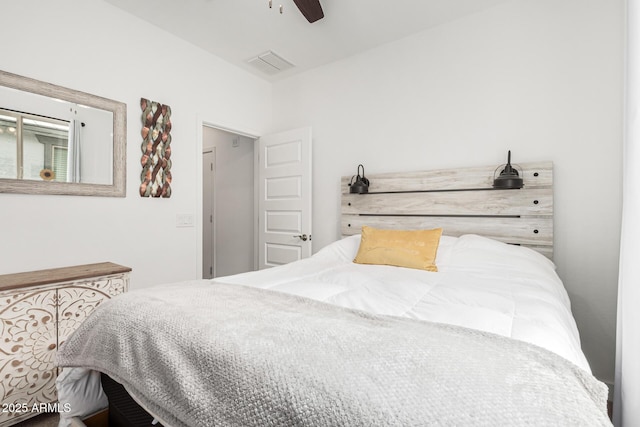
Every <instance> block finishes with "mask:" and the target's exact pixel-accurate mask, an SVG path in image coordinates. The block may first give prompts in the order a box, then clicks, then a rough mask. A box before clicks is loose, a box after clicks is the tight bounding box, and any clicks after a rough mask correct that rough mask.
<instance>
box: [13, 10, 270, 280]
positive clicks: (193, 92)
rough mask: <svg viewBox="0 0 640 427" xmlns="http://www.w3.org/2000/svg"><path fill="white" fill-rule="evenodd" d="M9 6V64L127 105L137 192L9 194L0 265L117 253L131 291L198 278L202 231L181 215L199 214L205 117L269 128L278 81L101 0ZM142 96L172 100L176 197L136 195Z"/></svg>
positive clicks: (27, 266) (29, 266) (57, 262)
mask: <svg viewBox="0 0 640 427" xmlns="http://www.w3.org/2000/svg"><path fill="white" fill-rule="evenodd" d="M2 15H3V17H5V18H6V19H4V20H3V24H2V26H0V39H1V40H3V42H2V43H0V58H2V59H0V69H3V70H5V71H9V72H12V73H16V74H20V75H24V76H27V77H32V78H35V79H39V80H44V81H47V82H50V83H54V84H57V85H61V86H66V87H69V88H72V89H76V90H81V91H84V92H89V93H92V94H95V95H99V96H103V97H106V98H111V99H115V100H118V101H122V102H125V103H126V104H127V197H126V198H101V197H97V198H94V197H73V196H30V195H17V194H0V274H2V273H13V272H19V271H28V270H35V269H42V268H49V267H61V266H65V265H77V264H84V263H91V262H101V261H112V262H116V263H119V264H123V265H127V266H130V267H132V268H133V273H132V276H131V287H132V288H139V287H143V286H148V285H152V284H156V283H164V282H171V281H176V280H185V279H193V278H196V277H198V274H199V270H198V266H197V259H198V257H199V256H200V254H199V242H200V236H199V235H197V230H198V228H197V227H192V228H177V227H176V215H177V214H184V213H186V214H193V215H194V218H195V224H198V223H199V222H200V216H201V202H200V194H201V191H202V190H201V189H202V187H201V185H202V184H201V183H200V182H199V171H200V169H201V155H202V154H201V152H202V146H201V145H202V144H201V140H200V138H199V135H200V134H201V126H200V123H201V121H202V120H208V121H211V122H215V123H219V124H221V125H225V126H227V127H230V128H234V129H238V130H244V131H246V132H249V131H251V132H254V133H257V134H259V133H262V132H264V130H265V129H267V128H268V126H269V125H270V123H271V111H270V107H271V85H270V84H268V83H266V82H264V81H262V80H261V79H259V78H257V77H255V76H252V75H250V74H248V73H246V72H244V71H242V70H240V69H239V68H236V67H233V66H231V65H229V64H228V63H227V62H224V61H222V60H219V59H217V58H215V57H213V56H211V55H209V54H207V53H205V52H204V51H202V50H200V49H198V48H196V47H194V46H193V45H190V44H187V43H185V42H183V41H180V40H179V39H177V38H175V37H173V36H171V35H169V34H168V33H166V32H165V31H163V30H160V29H158V28H157V27H154V26H151V25H150V24H147V23H146V22H143V21H141V20H139V19H137V18H135V17H132V16H131V15H128V14H125V13H124V12H121V11H120V10H119V9H116V8H114V7H112V6H111V5H109V4H107V3H105V2H103V1H101V0H57V1H55V2H51V1H47V0H23V1H14V2H4V4H3V5H2ZM141 97H144V98H149V99H151V100H154V101H159V102H162V103H166V104H168V105H170V106H171V109H172V117H171V120H172V123H173V128H172V131H171V134H172V137H173V140H172V145H171V146H172V160H173V168H172V174H173V182H172V189H173V193H172V196H171V198H169V199H151V198H141V197H140V196H139V195H138V187H139V185H140V172H141V166H140V163H139V159H140V156H141V151H140V144H141V142H142V137H141V136H140V130H141V120H140V116H141V111H140V98H141ZM61 218H64V220H61ZM200 246H201V245H200Z"/></svg>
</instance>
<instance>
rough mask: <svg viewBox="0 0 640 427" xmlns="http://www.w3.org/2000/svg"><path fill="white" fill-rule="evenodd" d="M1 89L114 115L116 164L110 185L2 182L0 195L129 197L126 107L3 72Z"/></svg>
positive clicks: (83, 93)
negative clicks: (82, 106)
mask: <svg viewBox="0 0 640 427" xmlns="http://www.w3.org/2000/svg"><path fill="white" fill-rule="evenodd" d="M0 86H5V87H8V88H12V89H17V90H20V91H24V92H30V93H34V94H37V95H42V96H46V97H49V98H52V99H58V100H63V101H67V102H72V103H76V104H81V105H84V106H87V107H92V108H97V109H100V110H105V111H108V112H111V113H112V114H113V133H112V134H113V156H112V159H113V165H112V173H113V175H112V180H111V184H108V185H107V184H85V183H72V182H55V181H35V180H21V179H0V192H2V193H22V194H64V195H75V196H108V197H125V196H126V134H127V129H126V128H127V123H126V116H127V114H126V113H127V106H126V104H124V103H122V102H118V101H114V100H111V99H107V98H102V97H100V96H96V95H91V94H88V93H85V92H80V91H77V90H73V89H68V88H65V87H62V86H56V85H53V84H50V83H46V82H42V81H39V80H35V79H31V78H28V77H23V76H19V75H16V74H12V73H8V72H5V71H1V70H0Z"/></svg>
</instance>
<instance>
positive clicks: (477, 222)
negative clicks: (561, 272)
mask: <svg viewBox="0 0 640 427" xmlns="http://www.w3.org/2000/svg"><path fill="white" fill-rule="evenodd" d="M363 225H368V226H370V227H376V228H386V229H395V230H398V229H402V230H417V229H430V228H442V229H443V234H445V235H447V236H454V237H459V236H461V235H463V234H479V235H481V236H485V237H489V238H492V239H495V240H499V241H501V242H506V243H514V244H521V245H536V246H551V245H553V218H552V217H551V216H547V217H526V218H457V217H454V218H451V217H398V216H359V215H343V216H342V219H341V234H342V235H343V236H351V235H354V234H359V233H360V232H361V229H362V226H363ZM536 231H537V233H536Z"/></svg>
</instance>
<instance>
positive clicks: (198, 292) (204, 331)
mask: <svg viewBox="0 0 640 427" xmlns="http://www.w3.org/2000/svg"><path fill="white" fill-rule="evenodd" d="M57 360H58V364H59V365H60V366H81V367H88V368H91V369H94V370H98V371H101V372H104V373H106V374H108V375H109V376H111V377H112V378H113V379H115V380H116V381H118V382H120V383H122V384H123V385H124V386H125V387H126V389H127V390H128V391H129V393H130V394H131V395H132V396H133V397H134V398H135V399H136V400H137V401H138V402H140V403H141V404H142V405H143V406H144V407H145V408H146V409H147V410H148V411H149V412H150V413H151V414H153V415H155V416H156V417H158V418H159V419H160V420H161V421H162V422H163V423H165V425H168V426H172V427H182V426H190V427H195V426H206V427H211V426H238V427H250V426H256V427H264V426H283V427H285V426H286V427H291V426H309V427H328V426H362V427H365V426H366V427H370V426H403V427H404V426H492V427H493V426H554V427H558V426H605V425H611V424H610V422H609V419H608V417H607V414H606V398H607V388H606V386H605V385H604V384H603V383H601V382H599V381H597V380H596V379H595V378H594V377H593V376H592V375H591V374H589V373H588V372H585V371H584V370H583V369H581V368H579V367H577V366H575V365H574V364H572V363H571V362H569V361H567V360H565V359H564V358H562V357H560V356H558V355H556V354H554V353H552V352H549V351H547V350H545V349H542V348H539V347H536V346H533V345H530V344H527V343H524V342H521V341H516V340H512V339H509V338H505V337H501V336H496V335H493V334H488V333H484V332H479V331H475V330H471V329H466V328H461V327H457V326H450V325H444V324H437V323H430V322H424V321H417V320H413V319H407V318H399V317H392V316H379V315H372V314H368V313H365V312H362V311H357V310H350V309H344V308H340V307H336V306H333V305H330V304H326V303H322V302H318V301H314V300H311V299H307V298H302V297H297V296H292V295H287V294H283V293H279V292H274V291H269V290H263V289H256V288H251V287H246V286H238V285H225V284H217V283H212V282H210V281H194V282H184V283H180V284H174V285H165V286H158V287H153V288H147V289H143V290H139V291H134V292H130V293H128V294H124V295H121V296H119V297H117V298H114V299H113V300H111V301H108V302H106V303H104V304H102V305H101V306H100V307H98V308H97V309H96V311H95V312H94V313H93V314H92V315H91V316H90V317H89V319H87V321H85V322H84V323H83V324H82V325H81V327H80V328H79V329H78V330H77V331H76V332H75V333H74V334H73V335H72V336H71V337H70V338H69V339H68V340H67V341H66V342H65V343H64V344H63V345H62V346H61V349H60V352H59V353H58V359H57Z"/></svg>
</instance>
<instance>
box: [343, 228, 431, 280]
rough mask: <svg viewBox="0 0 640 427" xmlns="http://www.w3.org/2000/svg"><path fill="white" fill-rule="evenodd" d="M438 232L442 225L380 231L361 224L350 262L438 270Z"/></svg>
mask: <svg viewBox="0 0 640 427" xmlns="http://www.w3.org/2000/svg"><path fill="white" fill-rule="evenodd" d="M441 235H442V228H434V229H433V230H383V229H378V228H373V227H369V226H366V225H364V226H362V238H361V240H360V248H359V249H358V254H357V255H356V257H355V259H354V260H353V262H355V263H358V264H383V265H393V266H396V267H406V268H417V269H420V270H427V271H438V267H437V266H436V264H435V261H436V253H437V252H438V245H439V244H440V236H441Z"/></svg>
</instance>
